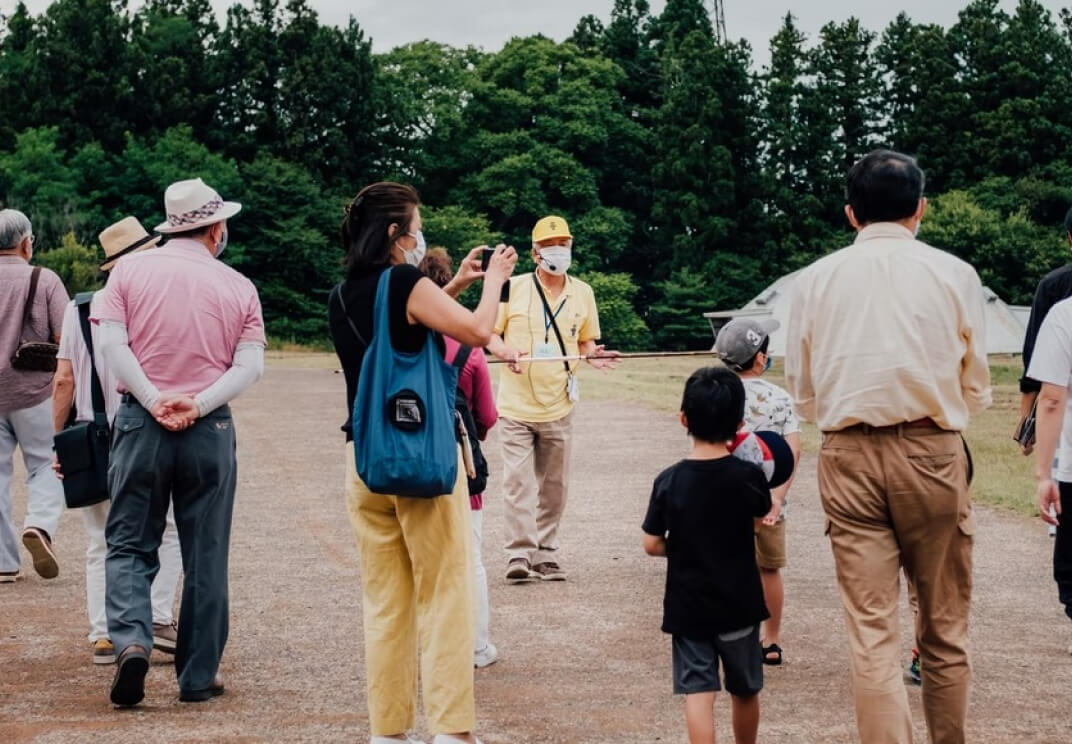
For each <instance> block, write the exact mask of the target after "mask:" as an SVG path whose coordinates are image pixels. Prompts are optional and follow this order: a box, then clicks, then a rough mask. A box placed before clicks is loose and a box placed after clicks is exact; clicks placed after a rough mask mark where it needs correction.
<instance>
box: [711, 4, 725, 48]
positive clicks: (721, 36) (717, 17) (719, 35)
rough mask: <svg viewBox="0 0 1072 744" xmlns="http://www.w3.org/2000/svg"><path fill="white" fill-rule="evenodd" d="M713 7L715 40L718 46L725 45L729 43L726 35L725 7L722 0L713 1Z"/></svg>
mask: <svg viewBox="0 0 1072 744" xmlns="http://www.w3.org/2000/svg"><path fill="white" fill-rule="evenodd" d="M714 6H715V7H714V18H713V21H714V26H715V39H716V40H717V41H718V43H719V44H725V43H726V42H728V41H729V36H728V35H727V34H726V7H725V4H724V3H723V2H722V0H714Z"/></svg>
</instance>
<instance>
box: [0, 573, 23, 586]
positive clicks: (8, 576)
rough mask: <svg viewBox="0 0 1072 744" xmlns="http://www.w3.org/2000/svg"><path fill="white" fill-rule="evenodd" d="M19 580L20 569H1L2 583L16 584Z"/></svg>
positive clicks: (0, 577)
mask: <svg viewBox="0 0 1072 744" xmlns="http://www.w3.org/2000/svg"><path fill="white" fill-rule="evenodd" d="M18 580H19V572H18V571H0V584H14V583H15V582H16V581H18Z"/></svg>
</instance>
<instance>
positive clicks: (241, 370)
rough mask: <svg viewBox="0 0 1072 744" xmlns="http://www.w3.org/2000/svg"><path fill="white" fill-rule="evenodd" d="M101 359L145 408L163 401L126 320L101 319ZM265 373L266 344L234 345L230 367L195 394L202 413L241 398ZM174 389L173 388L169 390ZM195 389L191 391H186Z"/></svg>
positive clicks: (250, 342)
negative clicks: (136, 350)
mask: <svg viewBox="0 0 1072 744" xmlns="http://www.w3.org/2000/svg"><path fill="white" fill-rule="evenodd" d="M98 343H99V345H100V353H101V358H102V359H103V360H104V363H105V364H107V365H108V368H109V369H110V370H111V371H112V374H113V375H115V378H116V380H118V381H119V383H120V384H121V385H122V386H123V387H124V388H126V390H127V392H129V393H130V394H131V395H133V396H134V397H135V398H136V399H137V400H138V402H139V403H141V404H142V406H144V407H145V409H146V410H152V408H153V406H155V405H156V403H157V401H159V400H160V394H161V393H160V390H159V389H158V388H157V387H156V385H154V384H153V383H152V381H150V380H149V378H148V377H147V376H146V374H145V371H144V370H143V369H142V367H141V363H140V362H138V359H137V357H135V356H134V352H133V351H131V349H130V340H129V338H128V336H127V327H126V325H125V324H123V323H116V322H113V321H101V324H100V337H99V341H98ZM262 374H264V346H263V345H262V344H259V343H256V342H252V341H245V342H242V343H239V344H238V346H237V348H235V353H234V358H233V359H232V362H231V367H230V368H229V369H228V370H227V371H226V372H224V373H223V374H222V375H220V376H219V378H217V380H216V381H215V382H214V383H212V384H211V385H209V386H208V387H207V388H205V389H204V390H202V391H200V392H198V393H196V394H195V395H194V402H196V403H197V408H198V411H199V412H200V415H202V416H204V415H205V414H206V413H209V412H211V411H214V410H216V409H217V408H219V407H220V406H222V405H225V404H227V403H229V402H230V401H232V400H234V399H235V398H236V397H238V396H239V395H240V394H241V393H242V392H243V391H244V390H245V389H246V388H248V387H249V386H250V385H252V384H253V383H255V382H256V381H257V380H259V379H260V377H261V375H262ZM169 392H174V391H169ZM185 392H192V391H185Z"/></svg>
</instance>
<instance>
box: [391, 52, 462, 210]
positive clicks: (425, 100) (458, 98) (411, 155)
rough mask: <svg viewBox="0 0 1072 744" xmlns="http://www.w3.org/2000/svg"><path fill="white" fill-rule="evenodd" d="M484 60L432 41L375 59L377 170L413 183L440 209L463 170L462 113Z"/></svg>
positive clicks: (423, 195) (427, 199)
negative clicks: (477, 66) (377, 135)
mask: <svg viewBox="0 0 1072 744" xmlns="http://www.w3.org/2000/svg"><path fill="white" fill-rule="evenodd" d="M482 57H483V54H482V53H481V52H480V51H478V50H477V49H475V48H473V47H467V48H465V49H455V48H452V47H449V46H447V45H445V44H439V43H436V42H432V41H418V42H414V43H412V44H406V45H403V46H400V47H397V48H395V49H392V50H391V51H390V52H388V53H386V54H382V55H378V56H377V57H376V60H375V66H376V80H377V82H376V95H377V103H376V108H377V110H378V111H380V112H381V116H382V119H381V126H380V131H379V138H380V146H379V147H380V157H379V164H380V166H379V167H380V170H381V171H382V172H383V173H384V174H385V176H386V177H387V178H393V179H397V180H403V181H407V182H411V183H413V184H414V185H415V186H416V187H417V188H418V189H419V190H420V192H421V196H422V197H423V198H424V199H425V200H426V201H429V202H431V203H442V202H443V201H445V200H446V199H447V195H448V192H449V191H450V189H451V188H452V187H453V186H454V185H455V184H456V182H457V174H458V173H459V171H460V170H461V168H462V165H461V157H462V152H461V149H462V146H463V144H464V142H465V140H466V138H467V137H468V136H470V135H471V132H470V131H469V130H467V128H466V127H467V122H466V120H465V109H466V106H467V104H468V102H469V100H470V99H471V98H472V95H473V92H472V91H473V88H474V86H475V84H476V80H477V76H476V65H477V64H478V63H479V62H480V60H481V59H482Z"/></svg>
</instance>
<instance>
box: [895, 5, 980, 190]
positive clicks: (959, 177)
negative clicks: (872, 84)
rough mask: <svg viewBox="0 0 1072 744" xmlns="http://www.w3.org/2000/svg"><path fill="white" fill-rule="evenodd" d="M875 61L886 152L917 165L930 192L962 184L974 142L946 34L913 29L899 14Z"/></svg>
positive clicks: (931, 28)
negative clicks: (885, 117)
mask: <svg viewBox="0 0 1072 744" xmlns="http://www.w3.org/2000/svg"><path fill="white" fill-rule="evenodd" d="M875 58H876V61H877V62H878V65H879V69H880V70H881V72H882V75H883V81H884V85H885V93H884V96H883V97H884V99H885V101H886V102H887V105H888V107H889V110H890V114H889V126H888V129H887V135H886V139H887V142H888V144H889V146H891V147H893V148H894V149H897V150H901V151H903V152H908V153H911V154H913V155H915V156H916V157H917V158H918V159H919V161H920V164H921V165H922V166H923V167H924V168H925V169H926V172H927V188H928V190H929V191H931V192H940V191H944V190H945V189H946V188H948V187H949V185H950V184H953V185H956V184H962V183H964V182H965V178H966V173H965V168H968V167H971V155H970V147H969V144H968V143H970V141H971V140H972V138H973V136H974V134H973V132H972V131H970V129H971V127H970V110H971V101H970V99H969V98H968V95H967V93H966V92H965V90H964V87H963V81H962V80H961V78H960V76H959V75H958V61H957V58H956V55H955V52H954V49H953V46H952V43H951V40H950V38H949V36H948V34H946V32H945V30H944V29H943V28H942V27H941V26H937V25H917V24H913V23H912V22H911V21H910V20H909V18H908V16H907V15H905V14H904V13H902V14H900V15H899V16H898V17H897V19H896V20H894V21H893V23H891V24H890V26H889V27H888V28H887V29H886V31H885V32H884V33H883V35H882V41H881V42H880V43H879V45H878V47H877V48H876V50H875Z"/></svg>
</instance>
